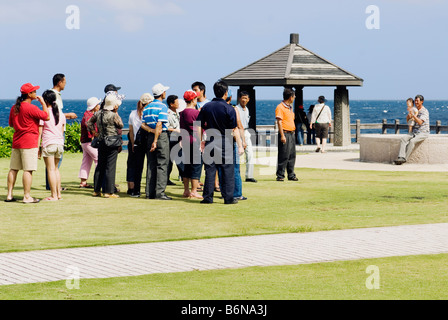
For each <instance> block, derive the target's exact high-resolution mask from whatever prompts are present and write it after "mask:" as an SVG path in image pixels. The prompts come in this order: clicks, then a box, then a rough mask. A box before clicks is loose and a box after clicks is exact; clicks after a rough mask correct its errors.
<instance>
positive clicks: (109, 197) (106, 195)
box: [103, 193, 120, 199]
mask: <svg viewBox="0 0 448 320" xmlns="http://www.w3.org/2000/svg"><path fill="white" fill-rule="evenodd" d="M103 197H104V198H108V199H117V198H120V196H119V195H118V194H115V193H111V194H108V193H105V194H104V196H103Z"/></svg>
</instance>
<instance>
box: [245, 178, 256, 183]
mask: <svg viewBox="0 0 448 320" xmlns="http://www.w3.org/2000/svg"><path fill="white" fill-rule="evenodd" d="M246 182H257V180H255V179H254V178H248V179H246Z"/></svg>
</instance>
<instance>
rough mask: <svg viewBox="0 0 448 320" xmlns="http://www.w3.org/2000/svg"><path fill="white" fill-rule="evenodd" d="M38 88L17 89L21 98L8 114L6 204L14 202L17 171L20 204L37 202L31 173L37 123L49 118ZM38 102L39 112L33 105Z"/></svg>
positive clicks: (36, 144)
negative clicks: (11, 132) (20, 184)
mask: <svg viewBox="0 0 448 320" xmlns="http://www.w3.org/2000/svg"><path fill="white" fill-rule="evenodd" d="M39 88H40V87H39V86H33V85H32V84H31V83H26V84H24V85H23V86H22V87H21V88H20V93H21V96H20V97H18V98H17V101H16V103H15V104H14V105H13V106H12V108H11V111H10V113H9V126H10V127H13V128H14V135H13V140H12V152H11V164H10V170H9V173H8V194H7V196H6V200H5V202H13V201H16V199H15V198H14V197H13V189H14V185H15V182H16V179H17V173H18V172H19V170H23V178H22V182H23V193H24V197H23V203H37V202H39V200H38V199H35V198H33V197H31V195H30V192H31V183H32V181H33V171H36V170H37V155H38V144H39V121H40V120H44V121H47V120H49V119H50V114H49V112H48V108H47V105H46V104H45V102H44V99H43V98H42V97H40V96H37V93H36V90H38V89H39ZM36 99H37V100H38V101H39V102H40V104H41V105H42V110H40V109H39V108H38V107H37V106H35V105H32V104H31V102H32V101H33V100H36Z"/></svg>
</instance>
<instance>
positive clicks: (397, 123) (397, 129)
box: [395, 119, 400, 134]
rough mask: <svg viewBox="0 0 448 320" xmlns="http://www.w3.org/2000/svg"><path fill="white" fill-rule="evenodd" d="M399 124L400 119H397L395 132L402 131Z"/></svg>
mask: <svg viewBox="0 0 448 320" xmlns="http://www.w3.org/2000/svg"><path fill="white" fill-rule="evenodd" d="M399 124H400V119H395V134H399V133H400V129H399V128H398V125H399Z"/></svg>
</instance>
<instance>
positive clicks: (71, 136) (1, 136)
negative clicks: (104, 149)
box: [0, 122, 82, 158]
mask: <svg viewBox="0 0 448 320" xmlns="http://www.w3.org/2000/svg"><path fill="white" fill-rule="evenodd" d="M13 135H14V129H13V128H11V127H5V128H2V127H0V158H9V157H10V156H11V149H12V136H13ZM80 138H81V124H80V123H78V122H73V123H72V124H67V130H66V131H65V144H64V151H65V152H68V153H78V152H82V148H81V142H80Z"/></svg>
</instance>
